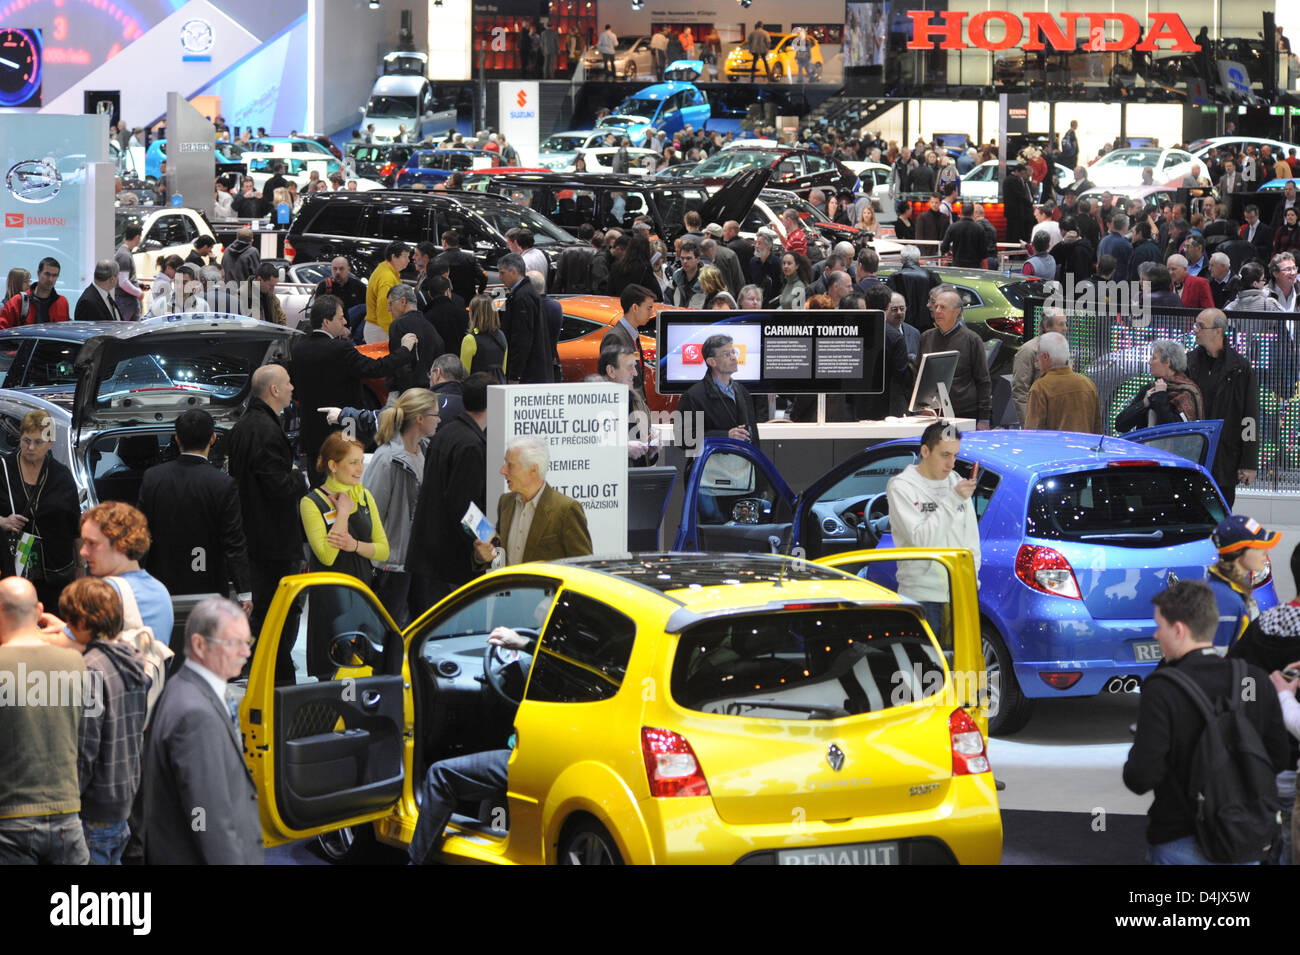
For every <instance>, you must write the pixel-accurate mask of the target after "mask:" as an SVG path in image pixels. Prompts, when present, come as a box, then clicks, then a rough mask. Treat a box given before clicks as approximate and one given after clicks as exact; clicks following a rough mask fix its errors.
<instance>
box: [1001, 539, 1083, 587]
mask: <svg viewBox="0 0 1300 955" xmlns="http://www.w3.org/2000/svg"><path fill="white" fill-rule="evenodd" d="M1016 576H1017V577H1019V578H1020V579H1021V580H1022V581H1024V582H1025V584H1026V585H1028V586H1029V587H1032V588H1033V589H1034V590H1040V591H1042V592H1043V593H1045V594H1052V595H1053V596H1056V597H1070V598H1072V599H1074V600H1082V599H1083V596H1082V594H1080V592H1079V582H1078V581H1077V580H1075V579H1074V568H1073V567H1071V566H1070V562H1069V561H1068V560H1066V559H1065V557H1064V556H1062V555H1061V553H1060V551H1055V550H1052V548H1050V547H1037V546H1035V545H1033V544H1021V545H1020V551H1019V552H1018V553H1017V554H1016Z"/></svg>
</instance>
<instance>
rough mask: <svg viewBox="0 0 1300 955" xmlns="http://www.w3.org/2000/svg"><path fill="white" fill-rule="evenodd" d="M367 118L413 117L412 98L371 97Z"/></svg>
mask: <svg viewBox="0 0 1300 955" xmlns="http://www.w3.org/2000/svg"><path fill="white" fill-rule="evenodd" d="M366 115H367V116H414V115H415V97H414V96H372V97H371V98H370V104H369V105H368V106H367V107H366Z"/></svg>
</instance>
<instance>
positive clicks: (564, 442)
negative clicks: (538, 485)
mask: <svg viewBox="0 0 1300 955" xmlns="http://www.w3.org/2000/svg"><path fill="white" fill-rule="evenodd" d="M628 396H629V392H628V390H627V388H626V387H625V386H623V385H616V384H583V383H577V382H575V383H572V384H555V385H493V386H492V387H491V388H489V389H488V406H487V414H488V422H487V497H486V499H485V501H486V504H487V508H486V511H487V517H488V519H489V520H491V521H492V522H494V523H495V522H496V515H497V502H498V501H499V500H500V498H501V495H502V494H503V493H504V492H505V490H506V487H505V478H504V477H502V476H501V466H502V465H503V464H504V463H505V454H506V445H507V444H509V443H510V441H511V440H512V439H514V438H516V437H519V436H521V435H530V434H535V435H538V436H540V437H543V438H545V439H546V440H547V443H548V444H549V445H550V449H551V465H550V468H549V469H548V471H547V473H546V483H547V484H549V485H550V486H551V487H552V488H554V489H555V490H556V491H559V492H560V493H561V494H563V495H565V496H566V497H571V498H573V499H574V500H575V501H577V502H578V503H579V504H581V505H582V509H583V511H584V512H585V513H586V515H587V529H588V530H589V531H590V532H591V544H592V550H593V552H594V553H597V554H622V553H626V552H627V516H628V501H627V498H628V490H627V427H628V425H627V422H628Z"/></svg>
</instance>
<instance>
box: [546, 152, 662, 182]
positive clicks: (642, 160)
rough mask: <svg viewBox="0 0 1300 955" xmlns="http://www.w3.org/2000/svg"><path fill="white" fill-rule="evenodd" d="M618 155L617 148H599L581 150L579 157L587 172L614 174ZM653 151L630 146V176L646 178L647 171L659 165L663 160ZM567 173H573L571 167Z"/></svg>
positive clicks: (628, 167) (628, 164) (628, 159)
mask: <svg viewBox="0 0 1300 955" xmlns="http://www.w3.org/2000/svg"><path fill="white" fill-rule="evenodd" d="M617 153H618V147H616V146H597V147H594V148H591V149H583V150H579V152H578V155H579V156H581V157H582V159H583V161H584V162H585V163H586V164H587V172H599V173H612V172H613V171H614V156H615V155H616V154H617ZM662 158H663V157H661V156H660V155H659V154H658V153H657V152H655V151H654V150H653V149H642V148H640V147H639V146H629V147H628V148H627V172H626V173H625V174H624V175H628V176H644V175H645V174H646V170H647V169H648V168H649V167H650V166H652V165H658V163H659V160H660V159H662ZM564 171H565V172H572V171H573V167H572V166H570V167H569V168H568V169H567V170H564Z"/></svg>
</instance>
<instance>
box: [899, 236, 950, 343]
mask: <svg viewBox="0 0 1300 955" xmlns="http://www.w3.org/2000/svg"><path fill="white" fill-rule="evenodd" d="M901 261H902V263H903V267H902V268H901V269H899V270H898V271H897V272H895V273H893V274H892V275H890V276H889V278H888V280H887V282H888V285H889V287H890V288H891V289H893V290H894V291H895V292H898V293H899V294H900V295H902V296H903V298H904V299H906V300H907V324H909V325H911V326H912V327H913V328H915V329H916V330H917V331H918V332H924V331H926V330H927V329H930V328H933V327H934V318H933V317H932V316H931V315H930V290H931V289H933V288H936V287H937V286H938V285H939V284H940V281H941V280H940V279H939V276H938V274H937V273H935V272H933V271H931V270H930V269H923V268H921V253H920V252H919V251H918V250H917V248H916V246H914V245H905V246H903V251H902V253H901Z"/></svg>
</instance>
